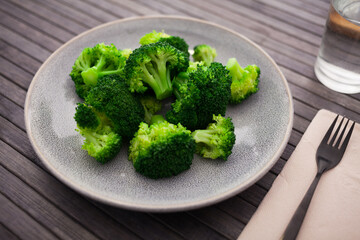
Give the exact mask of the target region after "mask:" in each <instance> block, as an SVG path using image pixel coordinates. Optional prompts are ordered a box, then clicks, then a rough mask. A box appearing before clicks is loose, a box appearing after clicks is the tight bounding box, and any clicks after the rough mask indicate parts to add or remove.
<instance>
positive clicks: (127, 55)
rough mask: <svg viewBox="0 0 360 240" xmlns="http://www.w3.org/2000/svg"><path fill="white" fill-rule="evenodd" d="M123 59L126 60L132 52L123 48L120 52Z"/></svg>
mask: <svg viewBox="0 0 360 240" xmlns="http://www.w3.org/2000/svg"><path fill="white" fill-rule="evenodd" d="M120 52H121V54H122V55H123V57H124V58H126V59H128V58H129V56H130V54H131V53H132V50H131V49H130V48H125V49H123V50H121V51H120Z"/></svg>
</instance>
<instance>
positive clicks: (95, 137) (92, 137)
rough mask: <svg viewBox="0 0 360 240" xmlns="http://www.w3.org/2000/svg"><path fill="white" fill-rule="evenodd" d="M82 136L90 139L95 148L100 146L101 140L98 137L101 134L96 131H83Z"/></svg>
mask: <svg viewBox="0 0 360 240" xmlns="http://www.w3.org/2000/svg"><path fill="white" fill-rule="evenodd" d="M84 137H85V138H86V139H87V140H88V141H90V142H91V143H92V144H94V147H95V148H100V147H102V146H101V141H100V137H101V135H100V134H98V133H96V132H86V133H84Z"/></svg>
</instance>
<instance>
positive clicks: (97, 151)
mask: <svg viewBox="0 0 360 240" xmlns="http://www.w3.org/2000/svg"><path fill="white" fill-rule="evenodd" d="M74 118H75V121H76V122H77V127H78V129H77V131H78V132H79V133H80V134H81V135H82V136H83V137H85V141H84V143H83V145H82V149H84V150H86V151H87V152H88V154H89V155H90V156H92V157H94V158H95V159H96V160H97V161H98V162H100V163H106V162H107V161H109V160H110V159H112V158H114V157H115V156H116V154H117V153H118V152H119V151H120V148H121V143H122V137H121V136H120V135H118V134H117V133H115V131H114V128H113V126H114V124H113V122H112V121H111V120H110V119H108V118H107V117H106V116H105V115H104V114H102V113H100V112H98V111H96V110H95V109H94V108H93V107H92V106H89V105H87V104H85V103H78V105H77V107H76V113H75V117H74Z"/></svg>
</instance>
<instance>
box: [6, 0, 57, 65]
mask: <svg viewBox="0 0 360 240" xmlns="http://www.w3.org/2000/svg"><path fill="white" fill-rule="evenodd" d="M0 5H1V4H0ZM0 39H2V40H4V41H5V42H7V43H8V44H9V45H12V46H14V47H18V48H20V46H21V50H22V51H23V52H26V53H27V54H29V55H30V56H33V57H34V58H35V59H37V60H39V61H41V62H43V61H45V60H46V59H47V58H48V57H49V56H50V53H51V52H49V51H48V50H46V49H44V48H42V47H40V46H39V45H38V44H35V43H33V42H31V41H29V40H28V39H26V38H24V37H23V36H21V35H19V34H17V33H15V32H13V31H11V30H9V29H7V28H5V27H3V26H1V25H0Z"/></svg>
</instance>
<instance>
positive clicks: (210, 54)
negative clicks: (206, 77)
mask: <svg viewBox="0 0 360 240" xmlns="http://www.w3.org/2000/svg"><path fill="white" fill-rule="evenodd" d="M216 56H217V54H216V49H215V48H212V47H210V46H209V45H206V44H201V45H197V46H195V47H194V54H193V58H194V60H195V61H198V62H200V61H203V62H204V65H205V66H210V64H211V63H212V62H214V59H215V57H216Z"/></svg>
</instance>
